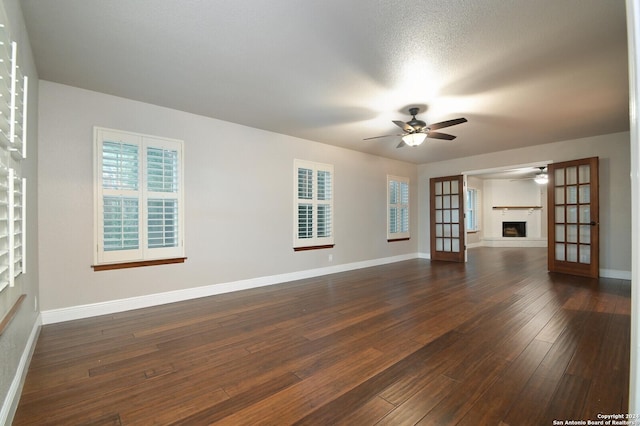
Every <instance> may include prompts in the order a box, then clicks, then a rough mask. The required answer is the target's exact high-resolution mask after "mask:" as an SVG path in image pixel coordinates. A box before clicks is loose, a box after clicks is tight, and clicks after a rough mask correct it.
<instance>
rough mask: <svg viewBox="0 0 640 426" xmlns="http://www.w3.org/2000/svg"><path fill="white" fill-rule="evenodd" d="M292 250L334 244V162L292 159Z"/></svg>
mask: <svg viewBox="0 0 640 426" xmlns="http://www.w3.org/2000/svg"><path fill="white" fill-rule="evenodd" d="M293 190H294V200H295V202H294V214H293V216H294V237H293V247H294V250H308V249H314V248H328V247H333V244H334V240H333V166H332V165H330V164H320V163H313V162H309V161H303V160H295V161H294V182H293Z"/></svg>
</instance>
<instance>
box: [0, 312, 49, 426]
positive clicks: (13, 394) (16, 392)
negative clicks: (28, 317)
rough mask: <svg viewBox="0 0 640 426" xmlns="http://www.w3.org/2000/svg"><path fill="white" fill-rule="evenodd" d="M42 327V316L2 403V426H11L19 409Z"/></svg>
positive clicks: (36, 324) (0, 413)
mask: <svg viewBox="0 0 640 426" xmlns="http://www.w3.org/2000/svg"><path fill="white" fill-rule="evenodd" d="M41 325H42V316H41V315H38V318H36V321H35V323H34V324H33V328H32V329H31V334H30V335H29V339H28V340H27V344H26V345H25V347H24V351H22V356H21V357H20V362H19V363H18V368H17V369H16V373H15V375H14V376H13V380H12V381H11V386H9V391H8V392H7V396H6V397H5V399H4V402H3V403H2V407H0V425H8V424H10V420H12V419H13V416H14V415H15V413H16V410H17V409H18V403H19V402H20V393H21V391H22V386H23V385H24V380H25V379H26V377H27V370H28V368H29V362H30V361H31V355H33V351H34V349H35V347H36V341H37V340H38V335H39V334H40V326H41Z"/></svg>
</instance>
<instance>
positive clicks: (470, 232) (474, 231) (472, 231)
mask: <svg viewBox="0 0 640 426" xmlns="http://www.w3.org/2000/svg"><path fill="white" fill-rule="evenodd" d="M478 232H479V231H478V230H470V231H467V234H477V233H478Z"/></svg>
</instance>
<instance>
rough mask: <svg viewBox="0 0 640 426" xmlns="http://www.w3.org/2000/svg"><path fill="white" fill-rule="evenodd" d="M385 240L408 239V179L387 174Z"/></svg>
mask: <svg viewBox="0 0 640 426" xmlns="http://www.w3.org/2000/svg"><path fill="white" fill-rule="evenodd" d="M387 189H388V191H387V204H388V209H387V241H398V240H406V239H409V179H408V178H403V177H397V176H387Z"/></svg>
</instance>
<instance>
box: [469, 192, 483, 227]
mask: <svg viewBox="0 0 640 426" xmlns="http://www.w3.org/2000/svg"><path fill="white" fill-rule="evenodd" d="M479 197H480V190H479V189H475V188H469V189H467V199H466V200H465V201H466V223H467V224H466V227H467V232H476V231H479V230H480V225H479V224H480V221H479V216H480V212H479V210H480V209H479V204H478V200H479Z"/></svg>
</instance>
